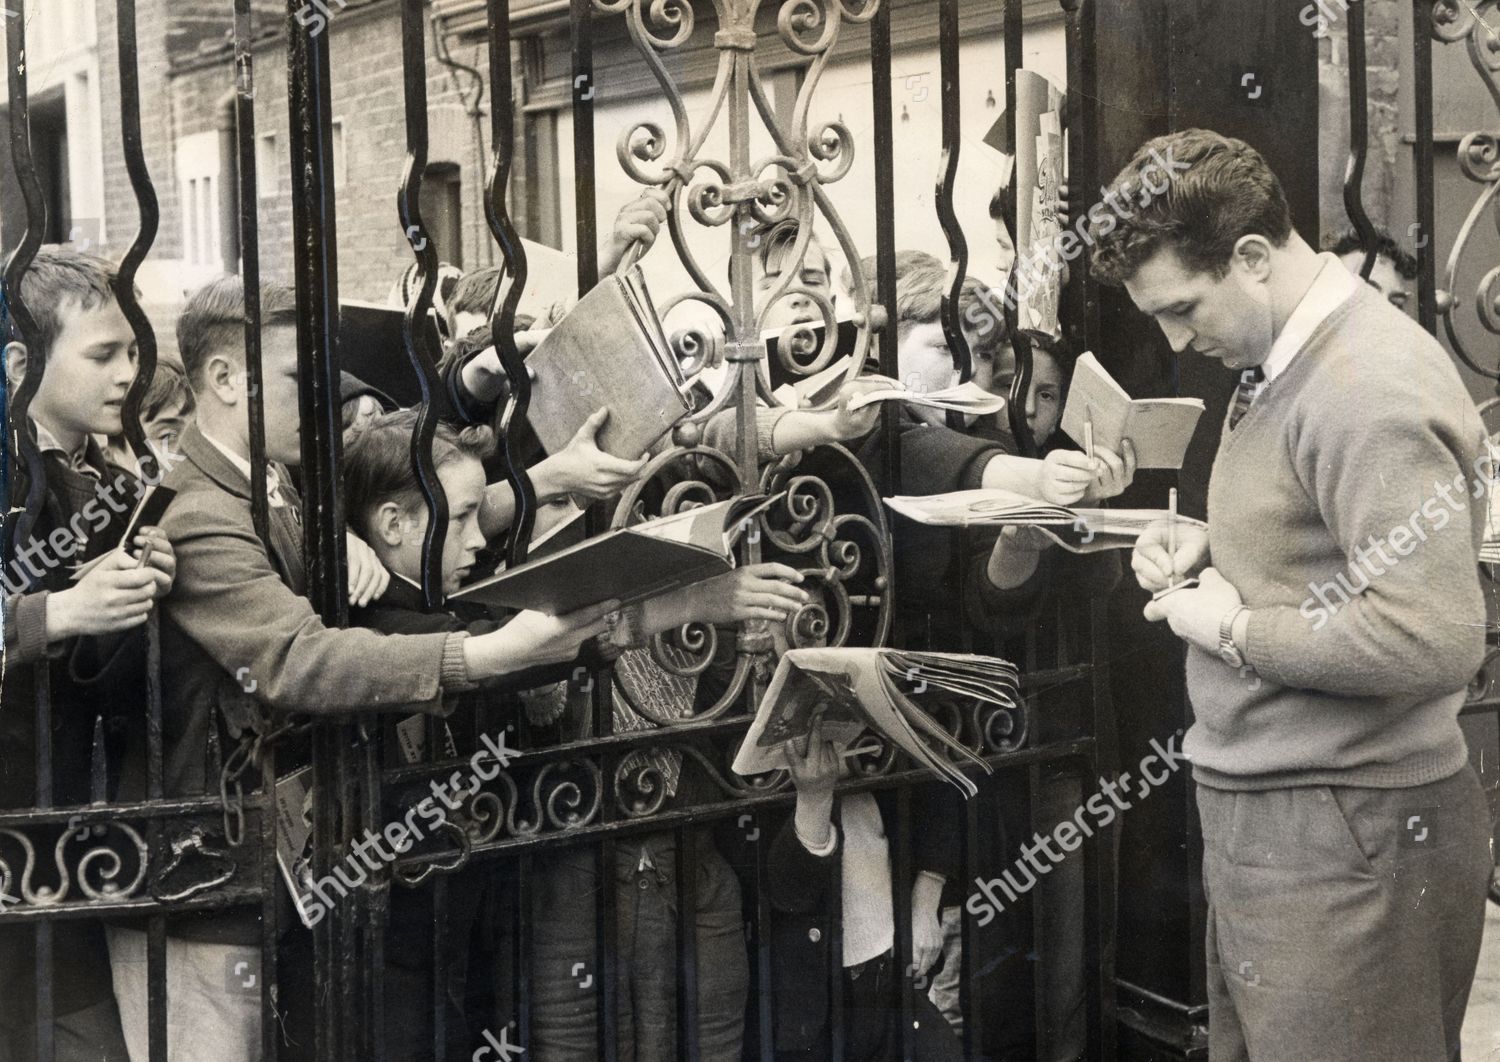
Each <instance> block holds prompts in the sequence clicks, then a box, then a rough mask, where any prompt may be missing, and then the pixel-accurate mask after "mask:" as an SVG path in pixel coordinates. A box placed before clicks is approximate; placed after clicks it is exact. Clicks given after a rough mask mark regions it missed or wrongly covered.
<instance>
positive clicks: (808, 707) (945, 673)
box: [734, 648, 1021, 797]
mask: <svg viewBox="0 0 1500 1062" xmlns="http://www.w3.org/2000/svg"><path fill="white" fill-rule="evenodd" d="M943 696H946V697H949V698H952V697H959V698H963V699H969V700H977V701H981V702H985V703H989V704H997V705H1002V706H1004V707H1008V708H1015V707H1018V706H1019V705H1020V703H1021V697H1020V687H1019V684H1018V682H1017V676H1016V668H1015V666H1014V665H1013V664H1010V663H1007V662H1006V661H1004V660H999V659H996V658H994V657H986V656H973V655H969V654H964V653H919V652H908V651H906V650H899V649H852V648H845V649H826V648H825V649H791V650H788V651H787V652H786V653H785V654H784V655H783V656H782V658H781V663H780V664H779V665H777V668H776V674H775V676H774V677H773V678H772V679H771V685H770V686H769V687H768V688H767V689H766V693H765V696H764V697H762V698H761V702H760V707H759V708H758V709H757V710H756V713H755V720H754V722H752V723H751V724H750V729H749V731H748V732H747V733H746V734H745V740H744V743H743V744H742V745H741V746H740V751H739V754H738V755H737V756H735V759H734V770H735V772H736V773H737V774H746V775H749V774H761V773H764V772H766V771H774V770H777V769H780V768H785V767H786V766H787V763H788V759H789V755H788V754H789V750H790V748H791V747H792V746H793V743H795V747H796V749H797V750H798V751H803V750H805V749H806V748H807V747H808V744H809V743H810V742H811V741H813V740H815V739H816V740H820V741H828V742H831V743H832V744H834V745H835V746H837V747H838V748H839V752H840V754H841V755H842V754H844V753H845V752H846V751H847V750H848V748H849V747H850V746H851V745H853V744H854V743H855V741H856V740H857V739H858V738H859V737H860V735H861V734H863V733H864V732H865V731H867V730H871V731H874V732H875V733H876V734H877V735H878V736H880V737H881V738H882V739H883V740H886V741H890V742H892V743H894V744H895V745H897V746H898V747H899V748H901V749H902V750H903V751H904V752H906V754H907V755H909V756H910V757H911V758H912V759H913V760H915V761H916V762H917V763H918V764H919V765H921V766H922V767H923V768H925V769H926V770H928V771H930V772H931V773H932V774H933V775H934V776H936V777H937V778H940V779H942V780H943V781H946V782H948V783H950V784H951V785H953V786H955V787H957V788H958V789H959V790H961V791H962V792H963V794H964V795H965V796H966V797H969V796H973V795H974V794H975V793H976V792H978V786H976V785H975V784H974V782H973V781H972V780H970V779H969V777H968V776H967V775H965V774H964V773H963V771H962V769H961V765H966V764H976V763H977V764H979V765H980V766H981V767H983V768H984V769H985V770H986V771H989V770H990V768H989V765H988V764H986V763H985V762H984V761H983V760H982V759H980V758H979V757H978V756H976V755H975V754H974V753H973V752H971V751H970V750H969V749H968V748H966V747H965V746H964V745H962V744H961V743H959V742H958V741H957V740H955V739H954V737H953V736H952V735H951V734H949V733H948V732H947V731H946V730H944V729H943V728H942V727H941V726H939V725H938V723H937V722H936V721H935V720H934V719H933V718H932V717H931V716H930V715H929V714H928V713H927V712H926V711H925V710H924V709H923V708H922V707H921V704H920V702H921V701H922V700H923V699H925V698H927V697H943ZM950 757H951V758H950ZM954 758H956V759H957V760H958V761H959V762H958V763H955V762H954Z"/></svg>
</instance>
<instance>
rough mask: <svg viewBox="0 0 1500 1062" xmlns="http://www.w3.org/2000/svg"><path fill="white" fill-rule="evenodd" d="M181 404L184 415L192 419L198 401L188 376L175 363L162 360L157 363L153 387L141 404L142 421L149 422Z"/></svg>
mask: <svg viewBox="0 0 1500 1062" xmlns="http://www.w3.org/2000/svg"><path fill="white" fill-rule="evenodd" d="M179 404H180V405H181V406H182V412H183V415H184V416H188V417H191V416H192V415H193V410H194V409H196V408H197V406H198V399H197V398H196V397H195V396H194V394H193V389H192V388H191V387H189V386H188V381H187V374H186V373H184V372H183V371H182V370H181V369H179V368H178V367H177V364H176V363H175V362H171V361H167V360H166V359H165V358H162V359H160V360H158V361H157V363H156V373H155V374H154V375H153V376H152V377H151V386H150V388H148V389H147V391H146V397H145V399H143V400H142V402H141V419H142V420H149V419H150V418H152V417H155V416H157V415H158V414H160V413H161V412H162V411H163V410H165V409H168V408H170V407H171V406H174V405H179Z"/></svg>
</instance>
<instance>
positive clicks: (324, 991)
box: [286, 0, 363, 1062]
mask: <svg viewBox="0 0 1500 1062" xmlns="http://www.w3.org/2000/svg"><path fill="white" fill-rule="evenodd" d="M301 6H302V5H301V4H300V2H299V0H287V21H286V34H287V110H288V119H289V125H290V129H291V137H290V141H291V144H290V148H291V172H292V234H293V240H292V242H293V247H294V252H293V255H294V257H293V265H294V275H295V280H296V297H297V375H298V407H299V413H300V417H299V420H300V423H301V426H302V432H301V435H302V438H301V447H302V483H303V512H304V523H303V543H304V545H303V556H304V561H305V566H306V570H307V586H308V596H309V599H310V600H311V602H312V604H313V607H314V608H315V609H317V611H318V613H319V614H320V615H321V616H322V618H323V621H324V622H325V623H326V624H328V625H329V626H343V625H344V623H345V622H346V620H347V602H346V600H345V593H344V571H345V557H344V518H343V512H342V506H341V504H340V497H339V492H338V490H337V476H338V467H339V456H340V452H341V450H342V441H343V440H342V431H341V429H342V418H341V416H340V409H339V400H338V397H339V390H338V359H337V347H338V343H337V341H338V310H339V300H338V247H337V238H336V230H335V227H334V225H335V214H334V186H333V136H332V133H333V129H332V120H331V114H332V103H331V85H330V77H331V74H330V70H329V57H328V35H327V34H326V33H317V34H314V33H313V32H311V29H310V27H308V26H305V25H303V24H302V22H301V20H299V19H298V18H297V12H298V10H299V9H300V8H301ZM346 729H347V726H346V725H345V724H337V723H324V724H321V725H319V726H317V727H315V728H314V731H313V787H314V788H315V789H316V790H317V792H318V793H320V794H322V797H323V799H321V800H318V801H316V802H315V811H314V815H313V871H314V875H315V877H317V878H320V879H321V878H322V877H325V876H326V875H328V874H329V873H331V872H332V868H333V862H334V858H335V856H336V855H337V854H339V853H341V852H344V851H347V843H348V837H347V836H346V835H348V834H352V832H353V829H354V823H355V822H357V821H358V818H359V816H358V810H359V809H358V805H357V804H356V803H355V802H353V801H352V800H350V799H349V797H350V794H349V793H348V792H347V788H348V779H349V775H350V772H351V768H350V765H349V763H348V757H347V755H346V751H347V750H346V745H347V742H346V741H345V740H344V737H343V731H344V730H346ZM358 909H359V899H358V897H357V896H353V897H340V900H339V903H338V909H337V910H335V911H333V912H330V917H327V918H323V919H321V920H320V921H319V922H318V924H317V926H315V927H314V928H313V952H314V959H313V963H314V976H315V979H316V980H315V983H316V984H317V985H318V987H319V989H320V992H319V995H318V997H317V1004H316V1013H315V1021H316V1029H315V1054H316V1057H317V1058H318V1059H319V1062H339V1060H347V1062H353V1059H354V1058H355V1057H356V1056H357V1053H358V1047H357V1044H356V1039H357V1033H358V1030H359V1029H360V1028H362V1027H363V1026H362V1023H361V1022H360V1020H359V1017H360V1015H359V1007H358V1005H357V1000H358V995H357V989H356V980H357V973H358V971H357V969H356V966H357V964H356V955H355V949H354V946H353V942H354V939H355V934H354V926H355V924H356V921H357V912H358Z"/></svg>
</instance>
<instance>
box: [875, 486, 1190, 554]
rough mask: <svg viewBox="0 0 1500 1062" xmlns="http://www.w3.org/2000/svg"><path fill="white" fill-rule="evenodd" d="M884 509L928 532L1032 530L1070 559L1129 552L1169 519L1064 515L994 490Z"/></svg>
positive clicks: (897, 500)
mask: <svg viewBox="0 0 1500 1062" xmlns="http://www.w3.org/2000/svg"><path fill="white" fill-rule="evenodd" d="M885 504H886V505H887V506H888V507H889V508H890V509H891V511H892V512H896V513H900V514H901V515H902V516H904V517H906V518H907V519H908V520H914V521H916V522H917V523H919V524H927V525H929V526H932V527H1034V528H1036V529H1037V530H1038V531H1040V532H1041V533H1042V534H1044V535H1046V536H1047V537H1048V538H1050V539H1052V541H1054V542H1056V543H1057V544H1058V545H1059V546H1061V547H1062V548H1063V549H1066V550H1069V551H1071V552H1073V553H1095V552H1098V551H1099V550H1105V549H1131V548H1133V547H1134V546H1135V542H1136V539H1138V538H1140V537H1141V532H1143V531H1145V530H1146V528H1148V527H1150V526H1151V525H1153V524H1164V523H1169V522H1171V521H1172V520H1173V519H1174V518H1173V516H1172V514H1171V513H1170V512H1169V511H1168V510H1166V509H1070V508H1069V507H1067V506H1066V505H1052V504H1050V503H1048V502H1044V501H1038V500H1037V499H1035V498H1028V497H1026V496H1025V495H1024V494H1016V493H1014V492H1012V491H1008V490H998V489H991V490H959V491H954V492H952V493H951V494H928V495H920V496H909V495H907V496H897V497H894V498H887V499H885ZM1175 519H1176V522H1177V527H1178V529H1179V530H1182V529H1183V528H1188V527H1194V528H1197V529H1199V530H1203V531H1206V530H1207V529H1208V525H1207V524H1205V523H1204V522H1203V521H1202V520H1194V519H1192V518H1191V517H1187V516H1177V517H1176V518H1175Z"/></svg>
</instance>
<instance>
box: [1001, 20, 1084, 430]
mask: <svg viewBox="0 0 1500 1062" xmlns="http://www.w3.org/2000/svg"><path fill="white" fill-rule="evenodd" d="M1021 16H1022V0H1005V19H1004V26H1005V135H1006V139H1007V141H1008V142H1009V144H1010V157H1011V169H1010V195H1009V196H1007V197H1006V200H1005V224H1006V225H1007V226H1009V228H1010V239H1011V246H1012V248H1013V255H1014V257H1013V259H1012V262H1011V267H1010V275H1009V276H1008V277H1006V278H1005V299H1004V303H1003V306H1002V309H1003V311H1004V313H1005V333H1006V335H1008V336H1009V337H1010V346H1011V350H1012V351H1014V353H1015V358H1016V373H1015V376H1014V377H1012V378H1011V382H1010V395H1009V396H1008V397H1007V399H1006V420H1007V422H1008V423H1009V424H1010V434H1011V437H1012V438H1014V439H1015V441H1016V446H1017V447H1018V448H1019V449H1020V452H1021V453H1022V454H1025V455H1026V456H1028V457H1033V456H1035V455H1036V453H1037V445H1036V439H1035V438H1034V437H1033V436H1032V434H1031V427H1030V425H1028V424H1027V423H1026V396H1027V394H1028V393H1029V392H1030V390H1031V373H1032V360H1031V337H1030V336H1027V335H1023V334H1022V332H1021V329H1020V314H1019V313H1018V311H1017V307H1016V298H1017V294H1018V292H1019V291H1020V271H1021V261H1022V259H1021V251H1022V248H1021V228H1020V226H1021V221H1020V218H1021V205H1020V204H1021V196H1022V194H1023V193H1022V190H1021V187H1020V180H1021V175H1020V171H1019V168H1018V167H1017V166H1016V160H1017V159H1019V158H1020V149H1019V147H1018V145H1017V144H1016V136H1017V133H1016V116H1017V108H1016V82H1017V80H1018V78H1017V71H1019V70H1020V69H1021V57H1022V55H1023V54H1024V52H1023V51H1022V46H1023V44H1024V32H1025V31H1024V25H1023V22H1022V17H1021ZM1070 95H1071V93H1070ZM1025 194H1030V193H1029V190H1028V191H1027V192H1026V193H1025Z"/></svg>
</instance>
